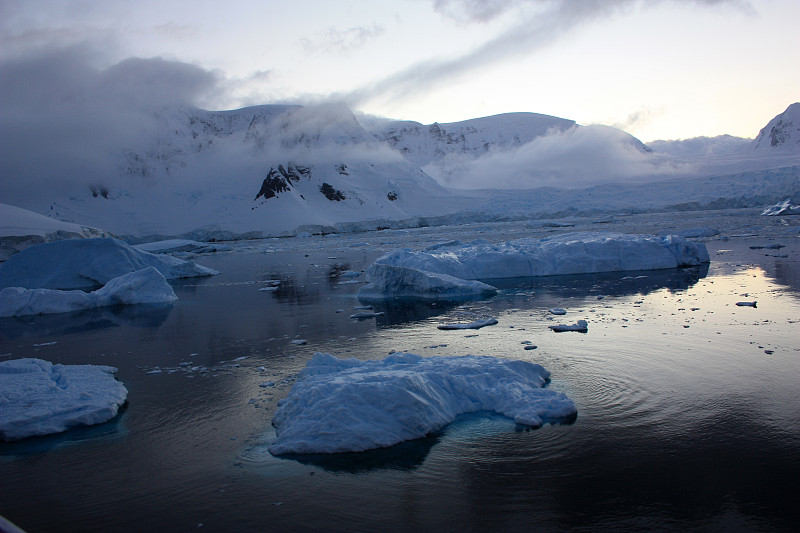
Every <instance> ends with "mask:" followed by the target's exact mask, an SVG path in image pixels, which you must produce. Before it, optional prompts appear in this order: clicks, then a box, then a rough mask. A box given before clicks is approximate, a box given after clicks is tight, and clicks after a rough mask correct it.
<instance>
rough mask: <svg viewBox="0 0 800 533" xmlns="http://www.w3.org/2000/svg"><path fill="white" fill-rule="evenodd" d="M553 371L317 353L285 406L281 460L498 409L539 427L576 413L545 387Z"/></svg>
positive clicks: (475, 360)
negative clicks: (359, 358) (366, 358)
mask: <svg viewBox="0 0 800 533" xmlns="http://www.w3.org/2000/svg"><path fill="white" fill-rule="evenodd" d="M549 376H550V372H548V371H547V370H545V369H544V368H542V367H541V366H540V365H537V364H533V363H529V362H527V361H517V360H506V359H499V358H496V357H486V356H461V357H421V356H419V355H415V354H410V353H395V354H392V355H390V356H388V357H386V358H384V359H382V360H378V361H360V360H357V359H338V358H336V357H334V356H332V355H330V354H322V353H317V354H315V355H314V357H313V359H311V361H309V363H308V365H307V366H306V368H305V369H304V370H303V371H302V372H301V373H300V375H299V376H298V378H297V382H296V383H295V385H294V386H293V387H292V390H291V391H290V392H289V395H288V396H287V397H286V398H285V399H284V400H282V401H281V403H280V406H279V408H278V411H277V412H276V413H275V418H274V419H273V422H272V423H273V425H274V426H275V430H276V432H277V435H278V438H277V440H276V441H275V444H273V445H272V446H271V447H270V448H269V451H270V452H271V453H273V454H275V455H284V454H288V453H293V454H311V453H338V452H348V451H353V452H356V451H364V450H370V449H374V448H383V447H388V446H392V445H394V444H397V443H399V442H403V441H406V440H412V439H417V438H420V437H424V436H425V435H428V434H430V433H432V432H434V431H437V430H439V429H441V428H442V427H444V426H445V425H447V424H449V423H450V422H452V421H453V420H455V418H456V417H457V416H458V415H460V414H462V413H471V412H475V411H485V410H488V411H495V412H497V413H500V414H502V415H505V416H507V417H509V418H512V419H514V420H515V421H516V422H517V423H519V424H525V425H529V426H541V425H542V424H544V423H548V422H552V421H561V420H563V419H569V418H571V417H574V416H575V413H576V408H575V404H574V403H573V402H572V400H570V399H569V398H567V396H566V395H564V394H563V393H560V392H556V391H553V390H550V389H546V388H544V386H545V384H546V383H547V380H548V378H549Z"/></svg>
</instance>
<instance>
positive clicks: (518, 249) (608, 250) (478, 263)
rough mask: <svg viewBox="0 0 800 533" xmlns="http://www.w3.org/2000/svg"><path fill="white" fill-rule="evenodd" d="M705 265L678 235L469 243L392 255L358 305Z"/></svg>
mask: <svg viewBox="0 0 800 533" xmlns="http://www.w3.org/2000/svg"><path fill="white" fill-rule="evenodd" d="M707 262H709V256H708V250H707V249H706V246H705V244H703V243H696V242H690V241H688V240H686V238H684V237H681V236H678V235H667V236H656V235H630V234H625V233H609V232H583V233H569V234H564V235H559V236H555V237H548V238H544V239H536V238H523V239H517V240H513V241H508V242H502V243H495V244H490V243H471V244H463V245H456V246H453V247H437V248H434V249H429V250H422V251H412V250H408V249H403V250H395V251H393V252H390V253H388V254H386V255H384V256H383V257H381V258H379V259H378V260H376V261H375V262H374V263H373V264H372V265H371V266H370V267H369V268H368V269H367V279H368V281H369V284H368V285H366V286H364V287H362V289H361V290H360V291H359V293H358V297H359V298H360V299H389V298H398V297H401V298H402V297H423V298H450V297H454V296H458V297H464V296H470V295H471V296H477V295H491V293H492V289H494V288H493V287H491V286H490V285H485V284H481V285H474V283H480V282H475V281H470V280H479V279H482V280H491V279H498V278H517V277H531V276H553V275H564V274H591V273H597V272H618V271H628V270H658V269H667V268H678V267H687V266H697V265H700V264H701V263H707Z"/></svg>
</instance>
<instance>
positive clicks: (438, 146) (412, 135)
mask: <svg viewBox="0 0 800 533" xmlns="http://www.w3.org/2000/svg"><path fill="white" fill-rule="evenodd" d="M574 125H575V121H573V120H566V119H563V118H558V117H553V116H550V115H540V114H538V113H503V114H500V115H493V116H489V117H482V118H475V119H470V120H464V121H461V122H450V123H443V124H440V123H438V122H434V123H433V124H429V125H423V124H420V123H419V122H413V121H385V122H383V121H382V122H376V123H374V124H372V125H371V126H370V129H371V131H372V133H373V134H374V135H375V136H376V137H377V138H378V139H380V140H383V141H386V142H388V143H389V144H390V145H391V146H392V147H394V148H395V149H397V150H399V151H400V152H402V153H403V155H404V156H405V157H406V158H407V159H408V160H409V161H412V162H413V163H416V164H417V165H420V166H425V165H427V164H429V163H431V162H434V161H438V160H441V159H443V158H444V157H446V156H447V155H448V154H457V155H469V156H471V157H480V156H482V155H484V154H486V153H488V152H489V151H490V150H496V149H500V150H508V149H512V148H514V147H517V146H521V145H523V144H526V143H528V142H530V141H532V140H533V139H535V138H537V137H541V136H543V135H546V134H548V133H550V132H560V131H564V130H566V129H569V128H571V127H573V126H574Z"/></svg>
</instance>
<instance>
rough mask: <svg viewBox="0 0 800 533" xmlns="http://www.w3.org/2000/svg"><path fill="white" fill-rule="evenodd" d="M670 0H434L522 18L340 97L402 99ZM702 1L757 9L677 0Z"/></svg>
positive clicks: (466, 14)
mask: <svg viewBox="0 0 800 533" xmlns="http://www.w3.org/2000/svg"><path fill="white" fill-rule="evenodd" d="M664 1H667V0H649V1H645V0H580V1H576V0H494V1H490V2H486V3H484V2H480V1H478V0H433V7H434V9H436V10H437V11H439V12H441V13H445V14H450V15H448V16H453V15H452V13H454V12H455V13H458V14H459V16H460V17H462V18H464V19H465V20H471V21H475V22H486V21H489V20H492V19H494V18H497V17H498V16H500V15H501V14H503V13H505V12H507V11H508V10H510V9H512V8H517V9H519V10H520V15H519V16H518V17H517V18H518V22H517V23H516V24H513V25H512V26H510V27H509V28H507V29H506V30H504V31H503V32H502V33H500V34H499V35H497V36H496V37H494V38H493V39H490V40H488V41H486V42H484V43H483V44H481V45H479V46H477V47H476V48H474V49H473V50H472V51H470V52H468V53H466V54H464V55H461V56H458V57H453V58H446V59H436V60H428V61H424V62H420V63H417V64H415V65H412V66H411V67H409V68H408V69H406V70H403V71H401V72H398V73H395V74H393V75H391V76H389V77H387V78H385V79H383V80H379V81H377V82H375V83H372V84H370V85H367V86H365V87H362V88H360V89H357V90H355V91H352V92H350V93H348V94H339V95H336V98H339V99H342V100H344V101H346V102H348V103H349V104H350V105H352V106H353V107H358V106H360V105H362V104H364V103H366V102H370V101H373V100H377V99H380V100H383V101H399V100H409V99H413V98H417V97H418V96H419V95H420V94H421V93H429V92H430V91H431V90H432V89H435V88H437V87H439V86H441V85H444V84H446V83H452V82H454V81H457V80H459V79H461V78H463V77H465V76H466V75H468V74H470V73H473V72H475V71H478V70H480V69H482V68H485V67H487V66H490V65H492V64H494V63H497V62H503V61H509V60H512V59H515V58H517V57H521V56H526V55H529V54H531V53H533V52H535V51H537V50H540V49H542V48H544V47H546V46H549V45H551V44H553V43H554V42H556V41H557V40H558V39H560V38H562V37H563V36H565V35H567V34H569V33H570V32H572V31H575V30H576V29H577V28H579V27H580V26H582V25H583V24H587V23H589V22H591V21H595V20H600V19H604V18H608V17H610V16H612V15H614V14H616V13H618V12H620V11H623V10H625V9H629V8H632V7H635V6H637V5H642V6H649V5H655V4H659V3H663V2H664ZM671 1H673V2H678V3H683V4H693V5H701V6H716V5H724V6H730V7H734V8H737V9H740V10H742V11H745V12H748V11H750V12H752V8H751V6H750V4H749V2H747V1H746V0H671Z"/></svg>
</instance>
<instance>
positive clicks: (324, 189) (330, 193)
mask: <svg viewBox="0 0 800 533" xmlns="http://www.w3.org/2000/svg"><path fill="white" fill-rule="evenodd" d="M319 192H321V193H322V194H324V195H325V198H327V199H328V200H330V201H331V202H333V201H336V202H341V201H342V200H344V199H345V198H346V197H345V195H344V193H343V192H342V191H340V190H337V189H334V188H333V186H332V185H330V184H329V183H323V184H322V185H320V187H319Z"/></svg>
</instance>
